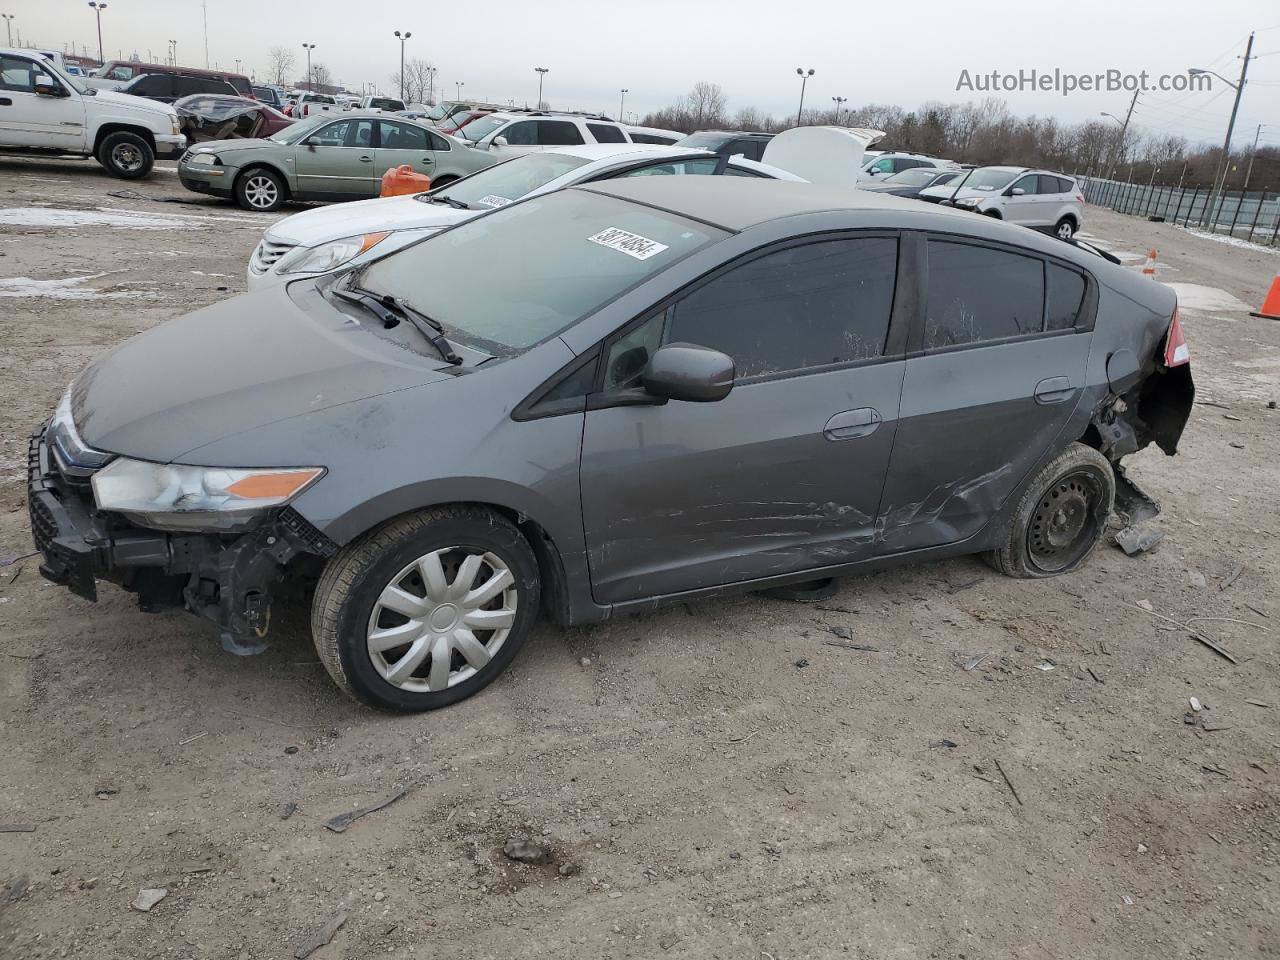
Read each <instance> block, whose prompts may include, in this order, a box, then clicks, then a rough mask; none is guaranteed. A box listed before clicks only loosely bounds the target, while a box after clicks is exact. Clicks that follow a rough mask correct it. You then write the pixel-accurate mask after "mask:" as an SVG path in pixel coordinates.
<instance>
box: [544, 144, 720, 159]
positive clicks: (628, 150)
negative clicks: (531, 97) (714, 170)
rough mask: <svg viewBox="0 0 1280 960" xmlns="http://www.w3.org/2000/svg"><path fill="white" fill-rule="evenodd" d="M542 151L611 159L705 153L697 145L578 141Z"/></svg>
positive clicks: (706, 152)
mask: <svg viewBox="0 0 1280 960" xmlns="http://www.w3.org/2000/svg"><path fill="white" fill-rule="evenodd" d="M541 152H542V153H563V154H567V155H568V156H571V157H581V158H582V159H583V160H612V159H614V158H615V157H626V156H634V157H636V158H637V159H645V158H648V157H654V158H658V157H663V156H669V157H675V156H681V155H685V154H688V155H694V154H699V153H705V154H707V156H711V154H710V153H709V152H708V151H706V150H699V149H698V148H697V147H672V146H668V145H666V144H661V143H580V144H577V145H575V146H572V147H550V148H549V149H547V150H543V151H541Z"/></svg>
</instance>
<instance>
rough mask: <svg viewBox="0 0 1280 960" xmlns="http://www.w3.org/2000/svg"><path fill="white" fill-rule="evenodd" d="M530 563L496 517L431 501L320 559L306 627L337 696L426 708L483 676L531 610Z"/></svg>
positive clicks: (482, 682) (480, 682) (519, 537)
mask: <svg viewBox="0 0 1280 960" xmlns="http://www.w3.org/2000/svg"><path fill="white" fill-rule="evenodd" d="M538 595H539V581H538V564H537V560H536V559H535V558H534V555H533V550H532V548H530V546H529V543H528V541H526V540H525V538H524V535H523V534H521V532H520V531H519V530H518V529H516V527H515V526H514V525H513V524H512V523H511V522H510V521H509V520H507V519H506V518H504V517H502V516H500V515H498V514H496V513H492V512H490V511H488V510H484V509H480V508H476V507H436V508H433V509H430V510H424V511H422V512H420V513H416V514H410V515H408V516H405V517H401V518H399V519H397V520H393V521H390V522H389V523H387V524H385V525H383V526H382V527H379V528H378V529H377V530H375V531H373V532H372V533H370V534H367V535H366V536H364V537H362V538H361V539H359V540H357V541H355V542H353V543H352V544H350V545H348V546H347V547H346V548H344V549H343V550H342V551H341V552H340V553H338V554H337V555H336V556H335V557H333V559H331V560H330V561H329V565H328V566H327V567H326V568H325V572H324V575H323V576H322V577H321V579H320V583H319V585H318V586H317V588H316V595H315V600H314V601H313V604H312V608H311V632H312V636H313V639H314V640H315V644H316V650H317V652H318V653H319V655H320V659H321V661H322V662H323V663H324V666H325V669H326V670H328V671H329V675H330V676H331V677H333V679H334V681H335V682H337V684H338V686H340V687H341V688H342V689H343V690H344V691H345V692H346V693H347V694H349V695H350V696H352V697H354V698H355V699H357V700H360V701H361V702H363V703H366V704H368V705H370V706H373V707H380V708H382V709H388V710H405V711H420V710H434V709H437V708H439V707H446V706H449V705H450V704H453V703H457V702H458V701H459V700H463V699H465V698H467V697H469V696H471V695H472V694H473V693H476V692H478V691H479V690H481V689H483V688H484V687H486V686H488V685H489V684H490V683H491V682H493V680H494V679H495V678H496V677H497V676H498V675H499V674H500V673H502V671H503V670H505V669H506V667H507V665H508V664H509V663H510V662H511V661H512V659H514V658H515V655H516V653H517V652H518V651H519V649H520V647H521V646H523V645H524V643H525V641H526V640H527V639H528V637H529V634H530V632H531V631H532V629H533V624H534V621H535V620H536V618H537V615H538Z"/></svg>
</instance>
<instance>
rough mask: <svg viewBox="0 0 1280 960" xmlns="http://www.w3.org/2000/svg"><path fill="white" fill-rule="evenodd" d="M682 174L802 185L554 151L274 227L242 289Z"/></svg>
mask: <svg viewBox="0 0 1280 960" xmlns="http://www.w3.org/2000/svg"><path fill="white" fill-rule="evenodd" d="M682 174H686V175H687V174H704V175H717V174H718V175H722V176H735V177H764V178H767V179H774V180H795V181H803V180H804V179H805V178H803V177H799V176H797V175H795V174H794V173H788V172H787V171H786V170H783V169H781V168H779V167H773V166H768V165H766V164H763V163H757V162H754V161H751V160H747V159H745V158H743V157H732V158H727V159H726V158H723V157H719V156H717V155H715V154H713V153H709V152H708V151H706V150H697V149H690V148H688V147H683V148H675V147H660V146H651V145H646V144H635V143H618V144H586V145H583V146H576V147H555V148H552V149H549V150H545V151H543V152H541V153H532V154H528V155H526V156H522V157H516V158H514V159H511V160H507V161H505V162H503V163H498V164H495V165H494V166H491V167H486V168H485V169H484V170H481V171H479V172H477V173H473V174H472V175H471V176H469V177H464V178H463V179H461V180H455V181H454V182H453V183H450V184H449V185H448V186H445V187H441V188H440V189H438V190H432V191H429V192H427V193H419V194H415V195H413V196H404V197H386V198H380V199H377V200H361V201H359V202H357V203H342V204H334V205H333V206H328V207H320V208H317V209H315V210H307V211H306V212H304V213H298V214H295V215H294V216H292V217H286V218H285V219H283V220H281V221H279V222H277V223H275V224H273V225H272V226H271V227H270V228H269V229H268V230H267V232H266V233H265V234H264V235H263V237H262V242H261V243H259V244H258V246H257V248H256V249H255V250H254V251H253V255H252V256H251V257H250V259H249V271H248V277H249V289H250V290H258V289H262V288H265V287H268V286H272V285H274V284H278V283H284V282H286V281H289V280H297V279H300V278H303V277H315V276H319V275H320V274H324V273H329V272H330V271H332V270H336V269H338V268H339V267H346V266H349V265H355V264H360V263H364V262H366V261H368V260H372V259H375V258H377V257H381V256H383V255H385V254H387V253H391V252H392V251H393V250H398V249H400V248H401V247H404V246H407V245H408V244H410V243H413V242H414V241H416V240H420V239H422V238H423V237H425V236H429V235H430V234H433V233H437V232H438V231H440V230H443V229H444V228H445V227H451V226H453V225H454V224H455V223H459V222H461V221H463V220H467V219H469V218H471V217H474V216H478V215H479V214H481V213H484V212H485V211H486V210H493V209H495V208H497V207H502V206H505V205H507V204H508V203H512V202H514V201H516V200H520V199H523V198H524V197H529V196H534V195H536V194H541V193H547V192H549V191H552V190H558V189H560V188H561V187H567V186H570V185H572V184H575V183H582V182H584V181H588V180H607V179H613V178H615V177H655V176H673V175H682Z"/></svg>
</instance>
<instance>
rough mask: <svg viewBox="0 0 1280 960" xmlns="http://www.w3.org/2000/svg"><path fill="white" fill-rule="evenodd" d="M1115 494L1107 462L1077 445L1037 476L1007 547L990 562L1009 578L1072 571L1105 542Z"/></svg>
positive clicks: (1018, 511)
mask: <svg viewBox="0 0 1280 960" xmlns="http://www.w3.org/2000/svg"><path fill="white" fill-rule="evenodd" d="M1115 496H1116V478H1115V473H1114V472H1113V471H1112V469H1111V464H1110V463H1109V462H1108V461H1107V458H1106V457H1104V456H1103V455H1102V454H1100V453H1099V452H1098V451H1097V450H1094V449H1093V448H1092V447H1086V446H1085V445H1084V444H1082V443H1073V444H1071V446H1069V447H1068V448H1067V449H1066V450H1064V451H1063V452H1062V453H1060V454H1059V455H1058V456H1057V457H1055V458H1054V460H1053V461H1052V462H1051V463H1049V464H1048V465H1047V466H1045V468H1044V469H1043V470H1041V471H1040V473H1039V474H1037V475H1036V478H1035V480H1033V481H1032V482H1031V484H1030V486H1028V487H1027V491H1026V493H1024V494H1023V496H1022V500H1021V501H1020V502H1019V503H1018V507H1017V509H1016V510H1015V511H1014V514H1013V519H1012V521H1011V523H1010V525H1009V533H1008V537H1007V539H1006V541H1005V543H1004V544H1003V545H1002V546H1001V547H999V548H998V549H996V550H992V551H990V552H989V553H988V554H986V559H987V561H988V562H989V563H990V564H991V565H992V566H993V567H995V568H996V569H997V570H999V571H1000V572H1001V573H1003V574H1006V575H1008V576H1010V577H1055V576H1057V575H1059V574H1062V573H1070V572H1071V571H1072V570H1075V569H1076V568H1077V567H1079V566H1080V565H1081V564H1082V563H1084V561H1085V559H1086V558H1087V557H1088V556H1089V554H1090V553H1092V552H1093V549H1094V548H1095V547H1096V546H1097V545H1098V543H1099V542H1100V541H1101V540H1102V535H1103V533H1104V531H1105V529H1106V525H1107V517H1109V516H1110V515H1111V508H1112V505H1113V504H1114V503H1115Z"/></svg>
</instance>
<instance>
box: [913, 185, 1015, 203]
mask: <svg viewBox="0 0 1280 960" xmlns="http://www.w3.org/2000/svg"><path fill="white" fill-rule="evenodd" d="M953 193H954V194H955V196H956V199H957V200H963V199H964V198H965V197H998V196H1000V193H1001V191H999V190H979V189H977V188H975V187H961V188H960V191H959V192H958V193H957V192H956V188H955V186H954V185H953V184H950V183H944V184H943V185H942V186H940V187H925V188H924V189H923V190H921V191H920V196H922V197H938V198H940V199H942V200H950V199H951V195H952V194H953Z"/></svg>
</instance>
